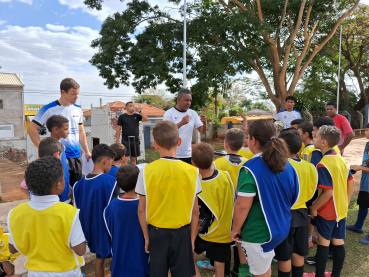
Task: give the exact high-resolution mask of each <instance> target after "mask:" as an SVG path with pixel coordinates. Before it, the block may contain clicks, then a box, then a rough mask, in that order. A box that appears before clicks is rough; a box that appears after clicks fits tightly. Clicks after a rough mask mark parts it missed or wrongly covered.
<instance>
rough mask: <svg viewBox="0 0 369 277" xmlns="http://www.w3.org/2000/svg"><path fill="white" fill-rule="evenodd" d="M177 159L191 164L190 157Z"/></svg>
mask: <svg viewBox="0 0 369 277" xmlns="http://www.w3.org/2000/svg"><path fill="white" fill-rule="evenodd" d="M178 160H181V161H182V162H185V163H188V164H190V165H192V158H191V157H189V158H178Z"/></svg>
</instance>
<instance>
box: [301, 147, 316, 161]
mask: <svg viewBox="0 0 369 277" xmlns="http://www.w3.org/2000/svg"><path fill="white" fill-rule="evenodd" d="M314 150H315V148H314V144H309V145H307V146H306V147H305V148H304V150H303V151H302V152H301V155H300V156H299V157H300V159H303V160H305V161H307V162H309V163H310V161H311V156H312V155H311V153H312V152H313V151H314Z"/></svg>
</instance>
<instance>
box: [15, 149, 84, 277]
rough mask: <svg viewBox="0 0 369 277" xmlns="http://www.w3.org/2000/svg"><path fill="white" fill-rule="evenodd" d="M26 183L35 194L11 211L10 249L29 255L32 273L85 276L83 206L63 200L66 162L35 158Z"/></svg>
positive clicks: (36, 275)
mask: <svg viewBox="0 0 369 277" xmlns="http://www.w3.org/2000/svg"><path fill="white" fill-rule="evenodd" d="M25 177H26V183H27V186H28V188H29V190H30V191H31V192H32V193H34V194H35V195H34V196H33V197H32V198H31V200H30V201H29V202H27V203H23V204H20V205H18V206H17V207H15V208H14V209H12V210H11V211H10V212H9V215H8V227H9V250H10V252H11V253H16V252H19V253H21V254H23V255H25V256H27V262H26V268H27V270H28V275H27V276H28V277H44V276H45V277H46V276H48V277H52V276H58V277H60V276H66V277H81V276H82V273H81V270H80V267H79V265H80V264H79V262H78V255H79V256H82V255H83V254H84V253H85V252H86V243H85V241H86V239H85V236H84V234H83V232H82V228H81V223H80V221H79V217H78V216H79V210H77V209H76V208H74V207H72V206H71V205H69V204H67V203H63V202H59V197H58V195H59V194H60V193H62V192H63V190H64V185H65V184H64V174H63V164H62V163H61V162H60V160H58V159H57V158H55V157H48V156H47V157H43V158H41V159H38V160H36V161H34V162H32V163H31V164H30V165H29V166H28V168H27V170H26V172H25Z"/></svg>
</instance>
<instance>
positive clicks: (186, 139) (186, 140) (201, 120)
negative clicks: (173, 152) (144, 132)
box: [163, 88, 206, 164]
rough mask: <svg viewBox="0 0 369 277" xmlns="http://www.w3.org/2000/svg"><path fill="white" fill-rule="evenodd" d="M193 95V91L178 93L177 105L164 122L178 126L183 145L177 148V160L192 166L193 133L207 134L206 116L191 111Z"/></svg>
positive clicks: (186, 90) (184, 90) (167, 112)
mask: <svg viewBox="0 0 369 277" xmlns="http://www.w3.org/2000/svg"><path fill="white" fill-rule="evenodd" d="M191 101H192V95H191V91H190V90H189V89H186V88H182V89H180V90H179V91H178V96H177V105H176V106H175V107H173V108H171V109H169V110H167V111H166V112H165V114H164V117H163V120H164V121H171V122H173V123H174V124H176V125H177V127H178V131H179V137H180V138H181V139H182V144H181V145H180V146H178V148H177V158H179V159H180V160H182V161H184V162H186V163H189V164H191V157H192V150H191V142H192V132H193V128H196V129H197V130H198V131H199V132H200V133H201V134H205V133H206V116H205V115H204V114H201V115H200V117H199V116H198V114H197V113H196V112H195V111H194V110H191V109H190V107H191Z"/></svg>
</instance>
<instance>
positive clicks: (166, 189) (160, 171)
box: [136, 158, 201, 229]
mask: <svg viewBox="0 0 369 277" xmlns="http://www.w3.org/2000/svg"><path fill="white" fill-rule="evenodd" d="M143 175H144V176H143V178H144V184H143V183H142V179H141V180H140V178H139V180H138V182H137V187H136V192H137V193H138V194H140V195H145V196H146V202H147V222H148V223H149V224H151V225H153V226H155V227H159V228H169V229H177V228H180V227H182V226H185V225H187V224H189V223H190V221H191V212H192V206H193V199H194V197H195V196H196V194H198V193H199V192H200V191H201V187H200V188H199V187H198V186H197V179H198V176H199V174H198V170H197V168H195V167H193V166H192V165H189V164H187V163H185V162H182V161H180V160H178V159H173V158H172V159H167V158H161V159H159V160H156V161H154V162H152V163H150V164H148V165H146V166H145V168H144V171H143Z"/></svg>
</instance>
